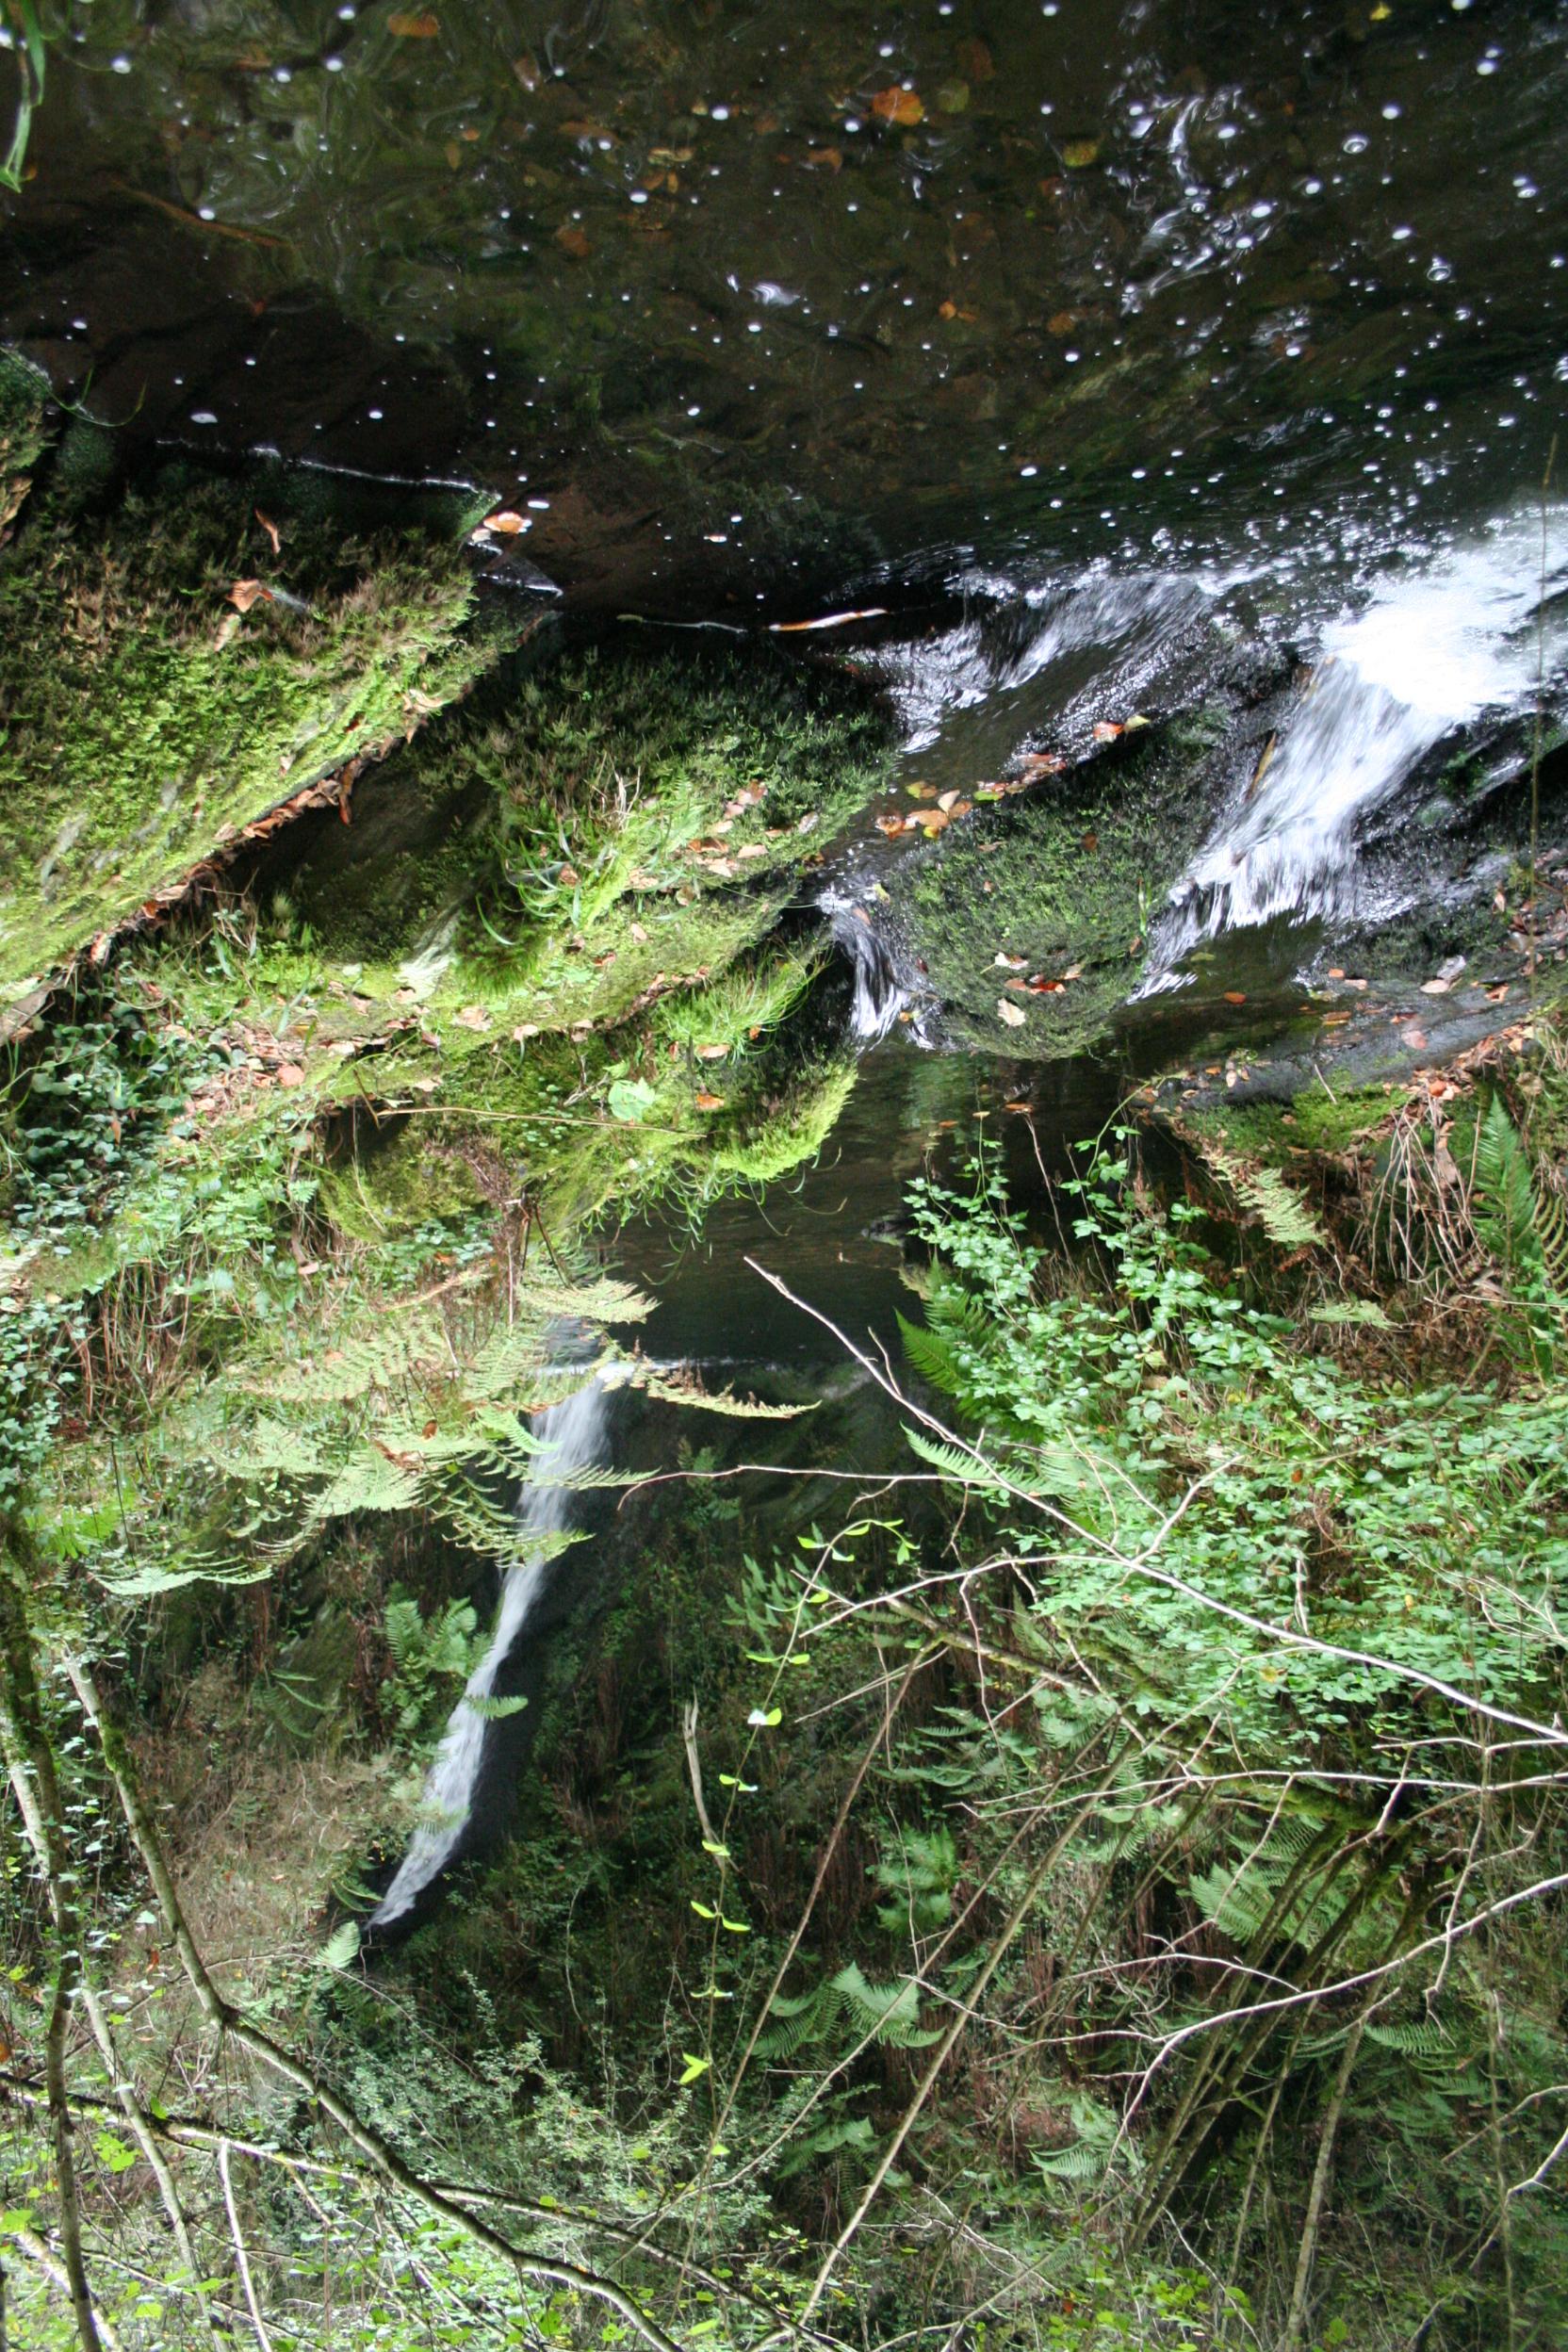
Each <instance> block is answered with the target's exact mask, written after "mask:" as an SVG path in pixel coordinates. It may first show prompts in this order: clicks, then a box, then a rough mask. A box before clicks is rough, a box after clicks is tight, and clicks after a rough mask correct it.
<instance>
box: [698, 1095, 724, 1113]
mask: <svg viewBox="0 0 1568 2352" xmlns="http://www.w3.org/2000/svg"><path fill="white" fill-rule="evenodd" d="M695 1099H696V1106H697V1108H698V1110H699V1111H722V1110H723V1108H724V1097H723V1095H722V1094H706V1093H702V1094H698V1095H697V1097H696V1098H695Z"/></svg>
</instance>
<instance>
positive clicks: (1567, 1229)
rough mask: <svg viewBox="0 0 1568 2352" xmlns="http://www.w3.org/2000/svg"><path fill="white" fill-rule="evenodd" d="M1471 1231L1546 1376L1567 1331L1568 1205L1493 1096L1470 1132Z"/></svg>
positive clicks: (1498, 1101) (1497, 1098)
mask: <svg viewBox="0 0 1568 2352" xmlns="http://www.w3.org/2000/svg"><path fill="white" fill-rule="evenodd" d="M1476 1183H1477V1186H1478V1194H1479V1198H1478V1201H1477V1204H1476V1211H1475V1223H1476V1232H1477V1234H1478V1237H1479V1239H1480V1241H1481V1242H1482V1243H1483V1245H1484V1246H1485V1248H1486V1249H1487V1250H1489V1251H1490V1252H1491V1254H1492V1255H1493V1257H1495V1259H1497V1260H1498V1262H1499V1263H1500V1264H1501V1266H1502V1267H1503V1269H1504V1273H1505V1277H1506V1279H1507V1282H1508V1285H1509V1289H1510V1290H1511V1293H1512V1295H1513V1297H1514V1298H1515V1299H1517V1300H1518V1301H1519V1303H1520V1305H1521V1306H1522V1307H1523V1309H1524V1311H1525V1315H1526V1319H1527V1325H1528V1329H1529V1334H1530V1348H1531V1352H1532V1354H1533V1355H1534V1357H1535V1361H1536V1364H1537V1365H1538V1367H1539V1368H1540V1369H1541V1370H1542V1371H1544V1372H1546V1371H1550V1369H1551V1368H1552V1365H1553V1364H1554V1363H1555V1361H1556V1358H1557V1352H1558V1349H1559V1348H1560V1346H1561V1344H1562V1340H1563V1336H1564V1332H1565V1330H1568V1201H1565V1200H1564V1198H1563V1195H1562V1194H1561V1193H1560V1191H1559V1190H1558V1189H1557V1188H1556V1186H1555V1185H1551V1184H1547V1183H1546V1182H1545V1181H1544V1176H1543V1174H1542V1172H1541V1171H1540V1170H1539V1169H1538V1168H1536V1166H1535V1165H1534V1163H1533V1161H1532V1159H1531V1155H1530V1152H1529V1149H1528V1146H1527V1144H1526V1142H1525V1139H1524V1137H1523V1136H1522V1135H1520V1133H1519V1130H1518V1129H1517V1128H1516V1127H1515V1125H1514V1124H1513V1121H1512V1119H1510V1117H1509V1115H1508V1112H1507V1110H1506V1109H1505V1108H1504V1106H1503V1102H1502V1098H1501V1097H1500V1096H1499V1095H1495V1094H1494V1095H1493V1097H1492V1098H1491V1100H1490V1102H1489V1103H1487V1106H1486V1112H1485V1115H1484V1117H1483V1118H1482V1119H1481V1121H1480V1125H1479V1127H1478V1130H1477V1134H1476Z"/></svg>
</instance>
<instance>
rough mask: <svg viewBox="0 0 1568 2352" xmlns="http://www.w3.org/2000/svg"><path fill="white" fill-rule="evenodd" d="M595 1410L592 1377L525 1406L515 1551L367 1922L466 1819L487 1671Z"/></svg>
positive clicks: (501, 1654) (453, 1846)
mask: <svg viewBox="0 0 1568 2352" xmlns="http://www.w3.org/2000/svg"><path fill="white" fill-rule="evenodd" d="M605 1413H606V1392H605V1389H604V1387H603V1385H602V1384H601V1383H600V1382H599V1381H598V1380H590V1381H589V1382H588V1384H587V1386H586V1387H584V1388H580V1389H579V1390H578V1392H577V1394H576V1395H575V1396H573V1397H567V1398H566V1399H565V1400H564V1403H562V1404H559V1405H550V1406H548V1407H547V1409H546V1410H545V1411H544V1412H543V1413H536V1414H535V1415H534V1420H533V1433H534V1435H535V1437H537V1438H538V1439H539V1440H540V1442H541V1443H542V1444H543V1445H545V1446H547V1447H548V1449H549V1450H548V1453H547V1456H546V1458H545V1459H544V1461H543V1462H541V1464H540V1468H539V1474H538V1475H537V1476H536V1477H534V1478H531V1479H530V1481H529V1483H528V1485H527V1486H526V1487H525V1488H524V1489H523V1492H522V1495H521V1496H520V1498H519V1500H518V1505H517V1518H518V1525H519V1527H520V1529H521V1533H522V1543H521V1544H520V1546H519V1549H520V1553H521V1557H520V1558H519V1559H518V1560H517V1561H516V1563H515V1565H514V1566H513V1567H511V1568H509V1569H508V1571H507V1573H506V1576H505V1579H504V1581H503V1582H502V1585H501V1596H500V1607H499V1609H498V1611H497V1613H496V1630H495V1632H494V1634H493V1635H492V1636H491V1640H490V1646H489V1648H488V1649H487V1650H486V1651H485V1653H484V1656H483V1658H482V1660H481V1661H480V1664H479V1665H478V1666H477V1667H476V1668H475V1670H474V1673H473V1674H472V1675H471V1676H470V1677H469V1680H468V1685H467V1688H466V1691H464V1693H463V1696H462V1698H461V1699H459V1701H458V1703H457V1705H456V1707H454V1708H453V1709H452V1712H451V1716H450V1718H449V1721H448V1723H447V1728H446V1731H445V1732H444V1733H443V1735H442V1739H441V1745H440V1746H439V1748H437V1750H436V1752H435V1760H434V1762H433V1764H432V1766H431V1769H430V1773H429V1776H428V1778H427V1780H426V1782H425V1794H424V1803H423V1805H422V1808H421V1812H422V1819H421V1820H420V1822H419V1825H418V1827H417V1829H416V1830H415V1832H414V1835H413V1837H412V1838H410V1839H409V1843H408V1851H407V1853H406V1854H404V1855H403V1858H402V1861H401V1862H400V1865H399V1867H398V1872H397V1875H396V1877H395V1878H394V1879H393V1881H392V1884H391V1886H390V1887H388V1888H387V1890H386V1892H385V1894H384V1896H383V1897H382V1899H381V1902H380V1903H379V1904H378V1905H377V1907H376V1909H375V1911H374V1912H373V1913H372V1914H371V1917H370V1920H369V1925H370V1927H371V1928H372V1929H374V1928H378V1927H387V1926H390V1925H391V1923H392V1922H393V1921H394V1920H396V1919H402V1918H403V1917H404V1916H405V1915H406V1913H408V1912H409V1911H410V1910H412V1909H413V1907H414V1904H415V1903H417V1901H418V1899H419V1897H420V1895H422V1894H423V1892H424V1890H425V1888H426V1887H428V1886H429V1885H430V1884H431V1881H432V1880H433V1879H434V1878H436V1877H438V1876H439V1874H440V1873H441V1871H442V1870H445V1869H446V1867H447V1865H448V1863H449V1861H450V1860H451V1858H452V1856H453V1854H455V1852H456V1851H457V1847H458V1845H459V1842H460V1841H461V1839H462V1838H463V1835H464V1832H465V1831H466V1828H467V1826H468V1815H469V1808H470V1806H471V1805H472V1803H473V1794H474V1787H475V1783H476V1781H477V1779H478V1777H479V1769H480V1762H481V1759H482V1756H483V1752H484V1735H485V1731H486V1729H487V1716H486V1711H485V1708H484V1705H483V1702H484V1701H485V1700H487V1699H488V1698H490V1697H491V1695H492V1693H493V1692H494V1690H495V1685H496V1677H497V1675H498V1673H499V1672H500V1669H501V1667H502V1666H503V1665H504V1664H505V1662H506V1660H507V1658H509V1657H510V1656H511V1654H512V1650H513V1648H514V1646H515V1642H516V1641H517V1638H518V1636H519V1635H520V1633H521V1632H522V1630H523V1627H524V1625H526V1623H527V1621H528V1619H529V1616H530V1615H531V1611H532V1609H533V1606H534V1603H535V1602H536V1601H537V1599H538V1598H539V1594H540V1592H541V1590H542V1588H543V1586H544V1583H545V1579H546V1576H547V1573H548V1569H549V1565H550V1561H551V1560H552V1559H553V1558H554V1557H555V1552H556V1546H555V1545H554V1544H552V1543H549V1542H548V1541H547V1538H549V1537H552V1536H555V1535H558V1534H559V1533H560V1532H561V1530H562V1529H563V1528H564V1527H565V1525H566V1514H567V1509H568V1497H569V1495H570V1492H571V1474H572V1472H573V1471H575V1470H581V1469H585V1468H586V1467H587V1466H588V1464H589V1463H590V1462H593V1461H594V1460H595V1458H596V1455H597V1453H598V1451H599V1448H600V1445H601V1443H602V1440H603V1437H604V1427H605ZM530 1539H532V1542H530ZM476 1702H478V1704H476Z"/></svg>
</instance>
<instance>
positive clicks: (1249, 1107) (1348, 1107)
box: [1182, 1082, 1407, 1167]
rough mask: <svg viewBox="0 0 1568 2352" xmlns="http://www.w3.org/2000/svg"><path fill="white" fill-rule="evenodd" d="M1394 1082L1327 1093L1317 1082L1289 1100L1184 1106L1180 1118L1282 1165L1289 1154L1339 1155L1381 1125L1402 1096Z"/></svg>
mask: <svg viewBox="0 0 1568 2352" xmlns="http://www.w3.org/2000/svg"><path fill="white" fill-rule="evenodd" d="M1406 1092H1407V1090H1406V1089H1405V1088H1404V1087H1403V1086H1355V1087H1351V1088H1348V1089H1341V1090H1340V1091H1339V1092H1338V1093H1336V1094H1330V1093H1329V1092H1328V1090H1327V1088H1326V1087H1324V1086H1322V1085H1320V1084H1319V1083H1317V1082H1313V1083H1312V1084H1310V1085H1308V1086H1303V1087H1302V1088H1301V1090H1300V1092H1299V1094H1295V1095H1292V1096H1291V1097H1290V1099H1289V1100H1288V1101H1279V1102H1271V1101H1265V1100H1258V1099H1252V1100H1250V1101H1248V1102H1245V1103H1234V1102H1227V1103H1224V1104H1223V1105H1218V1106H1217V1107H1216V1108H1214V1109H1212V1110H1184V1111H1183V1114H1182V1124H1183V1126H1184V1127H1185V1128H1187V1129H1190V1131H1191V1132H1192V1134H1193V1135H1197V1136H1198V1137H1199V1138H1200V1139H1201V1138H1202V1137H1204V1136H1208V1135H1212V1136H1214V1137H1215V1139H1216V1140H1217V1141H1218V1142H1221V1143H1223V1144H1225V1145H1226V1146H1227V1147H1228V1148H1229V1149H1230V1150H1232V1151H1234V1152H1241V1153H1243V1154H1245V1155H1247V1156H1250V1157H1251V1158H1255V1159H1259V1160H1264V1161H1267V1162H1270V1163H1272V1164H1274V1165H1277V1166H1281V1167H1282V1166H1284V1165H1285V1164H1286V1163H1287V1162H1288V1161H1289V1160H1290V1159H1291V1157H1292V1156H1293V1155H1295V1156H1296V1157H1297V1158H1299V1157H1300V1155H1301V1154H1303V1153H1313V1154H1315V1155H1318V1156H1321V1157H1325V1158H1331V1159H1332V1158H1339V1157H1341V1156H1342V1155H1343V1154H1344V1153H1346V1152H1353V1151H1354V1150H1355V1149H1356V1147H1357V1145H1358V1144H1362V1143H1364V1142H1365V1141H1366V1140H1367V1138H1368V1137H1370V1136H1372V1135H1376V1134H1377V1133H1378V1131H1379V1129H1380V1127H1382V1126H1383V1125H1384V1123H1385V1122H1386V1121H1387V1119H1389V1117H1390V1115H1391V1114H1392V1113H1393V1112H1394V1111H1395V1110H1396V1109H1397V1107H1398V1105H1399V1104H1400V1103H1402V1102H1403V1101H1404V1100H1405V1098H1406Z"/></svg>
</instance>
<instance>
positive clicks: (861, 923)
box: [817, 884, 912, 1045]
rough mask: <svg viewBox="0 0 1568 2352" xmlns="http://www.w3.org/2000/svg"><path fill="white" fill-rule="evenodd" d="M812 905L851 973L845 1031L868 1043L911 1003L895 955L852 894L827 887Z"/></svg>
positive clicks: (909, 994) (907, 988)
mask: <svg viewBox="0 0 1568 2352" xmlns="http://www.w3.org/2000/svg"><path fill="white" fill-rule="evenodd" d="M817 905H818V907H819V908H820V909H821V911H822V912H823V913H824V914H825V916H826V917H827V925H828V929H829V930H830V931H831V932H832V934H833V937H834V939H835V941H836V942H837V944H838V945H839V947H841V949H842V951H843V953H844V955H845V956H846V957H847V958H848V960H849V965H850V969H851V971H852V972H854V974H855V996H854V1000H853V1003H852V1005H851V1007H850V1017H849V1019H850V1028H851V1030H852V1032H853V1034H854V1035H855V1036H856V1037H859V1038H860V1039H862V1041H863V1042H864V1043H865V1044H867V1045H874V1044H875V1042H876V1040H877V1039H878V1038H879V1037H886V1036H887V1034H888V1032H889V1030H890V1028H891V1027H892V1025H893V1023H894V1021H897V1019H898V1017H899V1014H900V1013H901V1012H903V1010H904V1009H905V1007H906V1005H907V1004H908V1003H909V1001H910V996H911V993H912V991H911V990H910V988H909V987H908V985H907V978H906V975H905V974H904V973H903V972H901V970H900V968H899V962H898V958H897V956H895V955H894V953H893V951H892V949H891V948H890V945H889V944H888V941H887V940H886V939H884V938H883V936H882V934H881V933H880V932H879V931H878V930H877V929H876V927H875V925H874V923H873V922H872V919H871V917H870V915H869V913H868V912H867V910H866V908H865V907H863V906H862V905H861V903H860V901H859V900H858V898H857V897H856V896H855V894H854V892H853V891H852V890H847V889H845V888H844V887H843V886H842V885H841V884H833V885H830V886H829V888H828V889H826V890H824V892H823V894H822V896H821V897H820V898H819V899H818V901H817Z"/></svg>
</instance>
